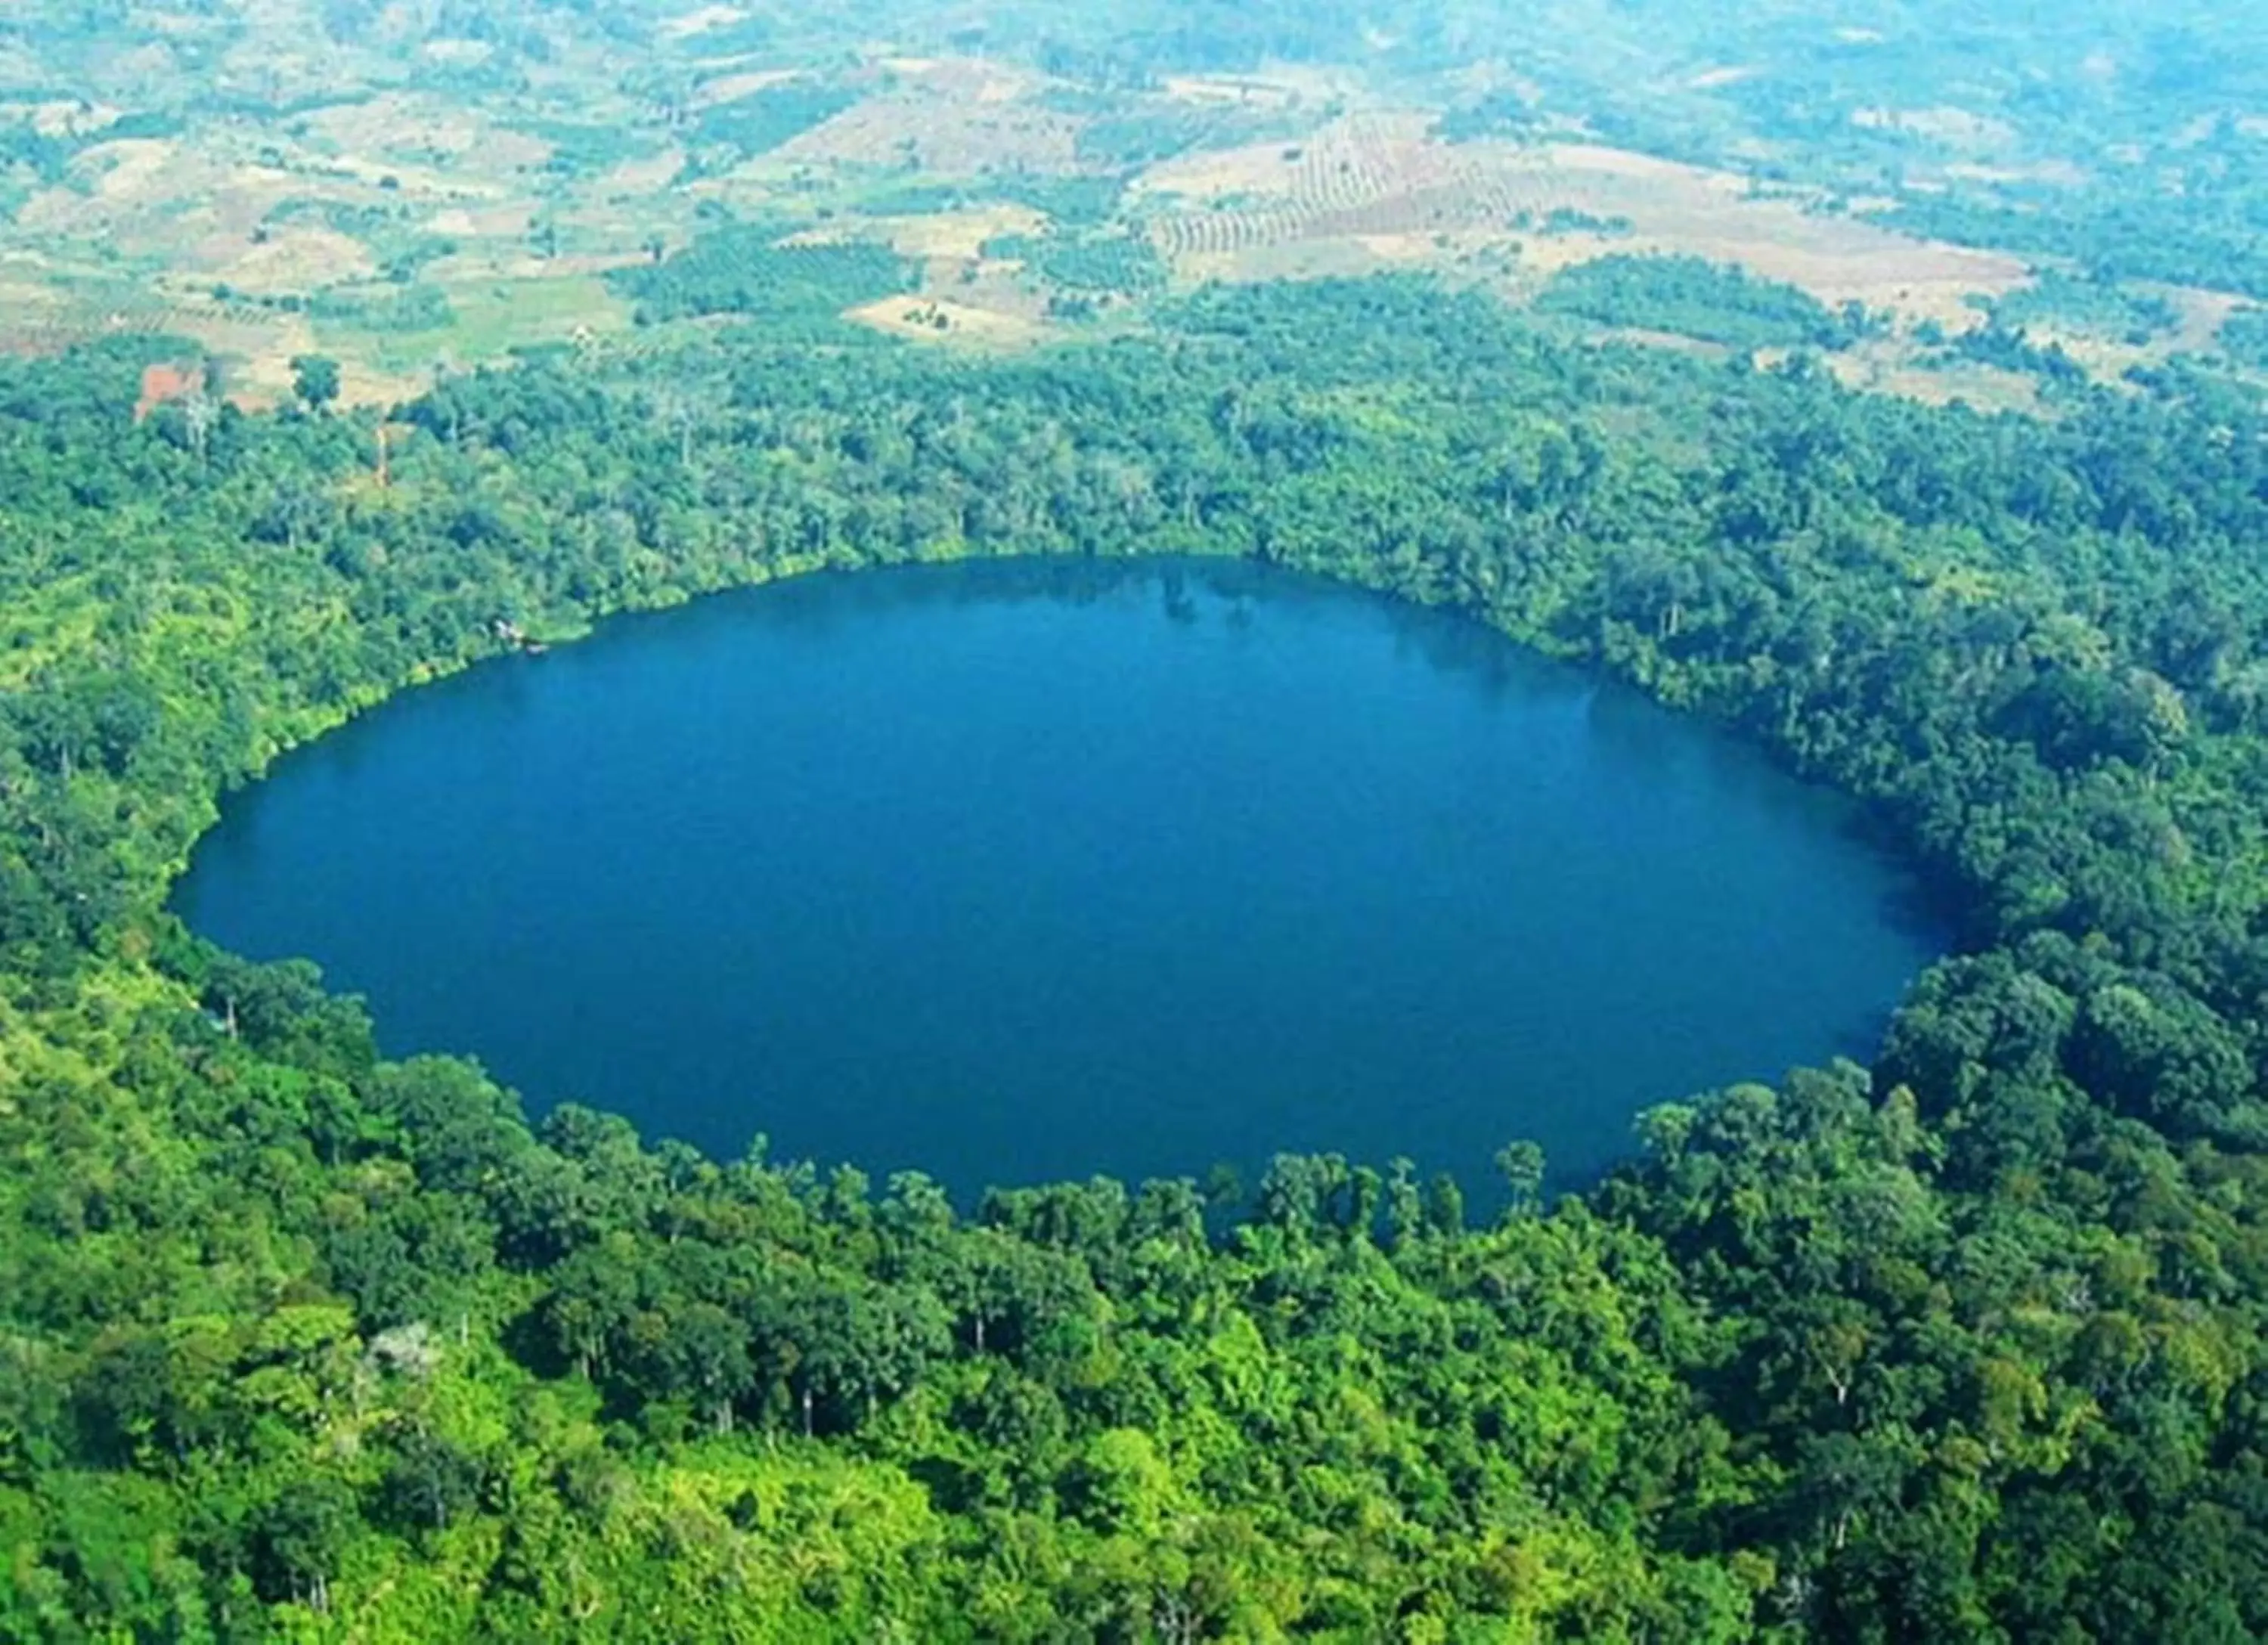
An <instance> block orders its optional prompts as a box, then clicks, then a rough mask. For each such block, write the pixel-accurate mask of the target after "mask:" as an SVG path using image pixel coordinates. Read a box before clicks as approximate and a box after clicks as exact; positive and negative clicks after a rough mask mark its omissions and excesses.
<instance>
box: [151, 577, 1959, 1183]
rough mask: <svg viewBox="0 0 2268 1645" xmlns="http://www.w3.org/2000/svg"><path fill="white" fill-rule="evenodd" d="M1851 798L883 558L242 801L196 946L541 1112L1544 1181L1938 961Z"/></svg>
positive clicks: (1304, 646) (1441, 688)
mask: <svg viewBox="0 0 2268 1645" xmlns="http://www.w3.org/2000/svg"><path fill="white" fill-rule="evenodd" d="M1847 824H1848V819H1847V815H1846V813H1845V811H1844V809H1843V808H1841V807H1840V806H1839V805H1838V804H1837V802H1836V801H1834V800H1832V799H1830V797H1828V796H1825V795H1823V794H1820V793H1815V792H1814V791H1811V790H1808V789H1806V788H1803V787H1801V786H1798V785H1796V784H1795V783H1793V782H1792V781H1790V780H1789V779H1787V778H1785V777H1783V776H1782V775H1780V774H1778V772H1776V771H1773V770H1771V768H1770V767H1768V766H1767V765H1766V764H1765V763H1764V761H1763V760H1762V759H1761V758H1760V757H1759V756H1756V755H1755V754H1754V753H1752V752H1751V751H1749V750H1748V749H1743V748H1742V747H1739V746H1736V745H1734V743H1732V742H1730V741H1728V740H1727V739H1726V738H1724V737H1723V736H1721V735H1719V734H1716V733H1714V732H1712V731H1711V730H1710V729H1708V728H1706V727H1704V726H1702V725H1700V724H1698V723H1697V722H1695V721H1692V720H1690V719H1682V718H1679V717H1676V716H1673V715H1671V714H1669V713H1668V712H1665V711H1663V710H1661V709H1659V708H1656V707H1654V706H1653V705H1652V704H1648V703H1646V702H1645V701H1644V700H1643V699H1641V698H1639V697H1637V696H1636V695H1634V694H1632V693H1631V692H1628V691H1626V690H1620V689H1617V688H1609V687H1603V686H1602V685H1600V684H1599V683H1597V682H1595V681H1594V680H1592V679H1591V678H1589V677H1587V675H1583V674H1580V673H1579V672H1576V671H1574V670H1572V669H1569V668H1563V667H1560V666H1558V665H1556V664H1553V663H1550V662H1549V661H1546V660H1541V659H1539V658H1536V657H1535V656H1533V655H1531V654H1529V653H1525V652H1522V651H1521V650H1519V649H1518V648H1516V647H1514V646H1513V645H1511V644H1509V643H1508V642H1506V641H1504V640H1501V639H1500V638H1498V637H1496V636H1494V635H1492V634H1491V633H1489V632H1487V631H1484V630H1483V629H1481V628H1479V627H1478V626H1476V625H1475V624H1472V623H1468V622H1466V621H1465V620H1463V619H1461V618H1456V617H1452V616H1444V615H1441V614H1438V613H1427V612H1422V611H1417V610H1412V609H1407V608H1403V607H1401V606H1398V605H1395V604H1393V603H1390V602H1388V601H1384V600H1381V599H1377V598H1374V597H1371V596H1368V595H1365V594H1359V593H1355V592H1351V591H1348V590H1344V589H1340V588H1337V587H1334V586H1329V585H1325V584H1321V583H1317V582H1315V581H1313V580H1310V579H1304V578H1300V577H1296V576H1293V575H1291V574H1288V573H1283V572H1269V571H1266V570H1265V569H1264V568H1261V567H1256V566H1224V565H1217V564H1202V563H1200V564H1187V563H1178V562H1150V563H1144V564H1135V565H1117V566H1094V565H1073V564H1032V563H1023V564H981V565H963V566H952V567H909V568H906V569H902V570H892V571H872V572H858V573H854V574H850V575H843V576H834V575H830V576H826V577H818V578H812V579H804V580H800V581H796V582H791V583H785V584H781V585H777V586H772V587H770V588H764V589H759V590H755V591H751V592H748V593H745V594H731V595H725V596H721V597H718V598H715V599H711V600H707V601H701V602H698V603H696V604H694V605H691V606H688V607H683V608H681V609H676V610H674V611H669V612H665V613H660V614H657V615H652V616H637V617H630V618H625V619H622V620H620V621H616V622H613V623H608V625H607V627H606V628H605V629H604V631H602V632H601V633H600V634H599V635H598V636H597V637H595V638H593V639H591V640H589V641H587V642H585V643H584V644H580V645H573V646H569V647H565V648H563V649H560V650H557V651H555V652H553V653H551V654H549V655H548V656H544V657H541V658H527V659H514V660H508V661H503V662H499V663H496V664H493V665H490V666H487V667H483V668H479V669H476V670H474V671H472V672H471V673H469V674H467V675H460V676H458V677H456V678H454V679H452V680H449V681H446V682H442V683H440V684H438V685H435V686H432V687H430V688H427V689H424V690H417V691H413V692H410V693H408V694H406V695H405V696H403V697H400V698H398V699H396V700H395V701H394V702H391V703H389V704H387V705H386V707H385V708H384V709H382V710H381V711H379V712H375V713H372V714H371V715H369V716H367V717H365V718H364V719H361V720H358V721H357V722H356V723H354V724H352V725H350V726H349V727H345V728H344V729H342V730H341V731H340V732H338V733H337V734H335V735H333V736H330V737H328V738H326V739H324V740H323V741H320V742H318V743H316V744H315V745H313V746H312V747H311V748H309V749H304V750H302V751H300V752H298V753H297V754H294V755H292V756H290V757H289V758H288V759H286V760H285V761H284V762H283V763H281V764H280V765H279V767H278V768H277V770H276V772H275V773H274V775H273V776H272V778H270V779H269V780H268V781H267V782H264V783H262V784H261V785H259V786H255V787H254V788H252V789H250V790H248V791H247V792H245V793H242V794H239V795H238V796H236V797H235V798H234V799H233V800H232V802H231V803H230V804H229V805H228V806H227V807H226V808H225V815H224V817H223V819H222V821H221V822H220V824H219V826H218V827H217V828H216V829H215V830H213V832H212V833H211V834H210V836H209V837H207V838H206V839H205V840H204V841H203V843H202V845H200V846H199V848H198V850H197V852H196V855H195V861H194V864H193V866H192V868H191V871H190V873H189V874H188V876H187V878H186V879H185V880H184V881H183V882H181V884H180V887H179V889H178V892H177V896H176V906H177V907H178V908H179V909H180V911H181V912H182V914H183V915H184V916H185V917H186V918H188V921H189V922H190V923H191V924H192V925H193V926H195V928H196V929H198V930H200V931H202V932H203V933H206V934H208V935H209V936H210V937H212V938H214V939H215V940H217V941H220V942H222V943H225V944H226V945H228V946H230V947H232V948H235V949H237V950H239V952H242V953H245V954H247V955H254V956H255V957H259V958H263V959H266V958H276V957H281V956H284V955H308V956H310V957H312V958H313V959H315V960H317V961H318V962H320V963H321V965H322V966H323V968H324V970H325V971H326V972H327V973H328V977H329V979H330V981H331V983H332V985H334V986H335V987H338V988H341V989H343V990H347V991H351V992H360V993H363V994H365V995H367V996H368V997H369V1000H370V1001H371V1005H372V1010H373V1012H374V1013H375V1015H376V1018H377V1022H378V1025H379V1037H380V1040H381V1043H382V1044H384V1046H385V1047H386V1049H387V1051H390V1052H393V1053H397V1054H406V1053H409V1052H412V1051H427V1050H437V1051H465V1052H470V1053H473V1054H475V1055H477V1056H478V1057H479V1058H480V1059H482V1061H483V1062H484V1063H486V1064H487V1066H489V1067H490V1069H491V1070H492V1071H494V1072H495V1073H497V1075H498V1076H499V1077H501V1078H503V1079H504V1080H505V1081H507V1082H509V1083H511V1084H512V1085H514V1086H515V1087H517V1088H519V1089H520V1090H521V1091H522V1092H523V1093H525V1094H526V1095H527V1099H528V1102H529V1104H530V1107H531V1109H534V1110H541V1109H542V1108H544V1107H546V1106H548V1105H549V1103H552V1102H555V1101H558V1100H562V1099H573V1100H577V1101H582V1102H586V1103H592V1104H593V1105H596V1106H600V1107H605V1108H610V1109H613V1110H617V1111H620V1112H622V1113H626V1114H628V1115H630V1117H631V1118H634V1119H635V1120H637V1123H638V1124H639V1125H640V1126H641V1128H642V1129H643V1130H644V1132H646V1133H647V1134H648V1135H649V1136H651V1137H654V1138H659V1137H662V1136H669V1135H674V1136H679V1137H683V1138H685V1139H687V1140H690V1141H693V1142H696V1143H697V1144H700V1145H701V1146H702V1147H705V1148H707V1149H709V1150H710V1151H711V1152H712V1153H715V1154H721V1155H728V1156H730V1155H737V1154H740V1153H741V1152H742V1151H743V1150H744V1149H745V1148H746V1147H747V1144H748V1142H749V1140H750V1139H751V1136H752V1135H753V1134H754V1133H755V1132H765V1133H767V1134H768V1135H769V1136H770V1140H771V1154H772V1157H774V1158H775V1159H777V1158H783V1157H812V1158H815V1159H818V1160H820V1161H822V1162H833V1161H836V1160H840V1159H848V1160H851V1161H852V1162H856V1163H858V1164H859V1165H861V1166H864V1167H865V1168H866V1169H869V1170H872V1171H874V1172H876V1173H877V1174H878V1175H879V1174H880V1173H882V1172H885V1171H887V1170H891V1169H900V1168H903V1167H908V1166H918V1167H920V1168H922V1169H926V1170H928V1171H929V1172H930V1173H931V1174H932V1175H933V1176H936V1177H939V1178H941V1179H942V1180H943V1181H945V1182H946V1184H948V1185H950V1186H951V1187H953V1188H954V1190H955V1191H957V1192H959V1193H961V1194H962V1195H970V1194H973V1193H975V1192H976V1191H978V1190H980V1189H982V1188H983V1186H984V1185H986V1184H994V1183H1027V1182H1038V1181H1047V1180H1056V1179H1061V1178H1066V1177H1086V1176H1089V1175H1092V1174H1094V1173H1098V1172H1101V1173H1107V1174H1110V1175H1114V1176H1118V1177H1123V1178H1126V1179H1128V1180H1130V1181H1134V1180H1138V1179H1140V1178H1143V1177H1150V1176H1167V1175H1191V1176H1195V1175H1200V1174H1202V1173H1203V1172H1204V1171H1205V1169H1207V1168H1208V1167H1210V1166H1211V1165H1212V1164H1213V1163H1215V1162H1223V1161H1225V1162H1231V1163H1233V1164H1234V1165H1236V1166H1237V1167H1238V1168H1239V1169H1241V1170H1242V1171H1243V1172H1245V1174H1246V1175H1247V1177H1250V1176H1251V1175H1252V1174H1253V1172H1254V1171H1255V1169H1256V1168H1257V1167H1258V1166H1260V1165H1261V1164H1263V1163H1264V1162H1265V1160H1266V1158H1267V1157H1268V1155H1269V1154H1271V1153H1273V1152H1276V1151H1278V1150H1285V1149H1296V1150H1322V1149H1337V1150H1340V1151H1342V1152H1344V1153H1346V1154H1350V1155H1352V1156H1357V1157H1359V1158H1362V1159H1365V1160H1368V1161H1371V1162H1377V1163H1380V1164H1383V1163H1384V1162H1387V1161H1388V1159H1390V1158H1391V1157H1392V1156H1394V1155H1395V1154H1409V1155H1410V1156H1412V1157H1413V1158H1414V1159H1415V1160H1417V1161H1418V1163H1419V1165H1420V1166H1421V1168H1422V1169H1425V1170H1429V1171H1430V1170H1432V1169H1440V1168H1449V1169H1455V1170H1456V1171H1457V1172H1458V1174H1459V1176H1460V1177H1462V1179H1463V1180H1464V1181H1465V1182H1466V1183H1467V1184H1468V1185H1469V1187H1471V1188H1473V1189H1476V1190H1477V1189H1481V1188H1482V1187H1483V1186H1484V1184H1485V1182H1486V1181H1487V1179H1488V1178H1489V1177H1490V1174H1491V1165H1490V1159H1491V1154H1493V1153H1494V1151H1495V1150H1496V1149H1497V1148H1498V1147H1499V1146H1501V1145H1502V1144H1503V1143H1505V1142H1506V1141H1507V1140H1512V1139H1514V1138H1521V1137H1526V1138H1532V1139H1534V1140H1537V1141H1540V1142H1542V1143H1543V1145H1544V1146H1545V1147H1546V1149H1547V1150H1548V1151H1549V1154H1550V1159H1551V1162H1552V1164H1553V1167H1554V1172H1555V1176H1557V1177H1560V1178H1561V1179H1562V1180H1566V1179H1569V1178H1572V1177H1576V1176H1580V1175H1581V1174H1584V1173H1587V1172H1588V1171H1591V1170H1594V1169H1596V1168H1598V1167H1599V1166H1601V1165H1602V1164H1603V1163H1605V1162H1608V1161H1609V1160H1610V1159H1611V1158H1612V1157H1614V1156H1615V1155H1616V1154H1618V1153H1621V1152H1623V1151H1624V1150H1625V1149H1626V1148H1627V1147H1629V1145H1630V1139H1631V1131H1630V1123H1631V1117H1632V1116H1633V1114H1635V1113H1636V1112H1637V1110H1639V1109H1641V1108H1643V1107H1645V1106H1646V1105H1648V1104H1650V1103H1655V1102H1659V1101H1664V1100H1669V1099H1674V1098H1677V1097H1681V1096H1683V1095H1689V1094H1690V1093H1692V1092H1695V1091H1697V1090H1700V1089H1704V1088H1709V1087H1712V1086H1716V1085H1720V1084H1725V1083H1728V1082H1730V1081H1734V1080H1738V1079H1743V1078H1759V1077H1760V1078H1764V1079H1768V1080H1769V1079H1772V1078H1776V1077H1777V1076H1778V1074H1779V1073H1781V1072H1783V1071H1784V1070H1785V1069H1786V1067H1787V1066H1790V1065H1791V1064H1793V1063H1799V1062H1815V1061H1819V1060H1822V1059H1825V1058H1827V1057H1829V1056H1830V1055H1832V1054H1834V1053H1835V1052H1837V1051H1848V1052H1855V1053H1859V1054H1864V1053H1866V1052H1867V1051H1870V1050H1871V1049H1872V1047H1873V1042H1874V1037H1875V1036H1876V1035H1877V1034H1878V1032H1879V1029H1880V1027H1881V1021H1882V1019H1883V1017H1884V1015H1885V1014H1886V1013H1887V1011H1888V1010H1889V1007H1891V1006H1892V1005H1893V1004H1894V1003H1895V1001H1896V996H1897V994H1898V992H1899V990H1900V988H1901V987H1902V986H1903V985H1904V982H1905V981H1906V979H1907V978H1908V977H1910V976H1911V974H1912V973H1913V972H1914V971H1915V970H1918V968H1919V967H1920V966H1921V965H1922V964H1923V963H1926V960H1927V959H1928V958H1929V957H1930V955H1931V952H1932V948H1933V945H1932V942H1931V940H1930V939H1931V936H1932V934H1933V933H1930V932H1929V931H1928V930H1927V929H1926V927H1924V926H1921V925H1919V924H1918V922H1917V921H1916V920H1915V919H1914V918H1912V917H1911V913H1910V912H1909V911H1908V910H1910V908H1911V904H1912V902H1913V895H1912V890H1913V888H1912V887H1911V883H1910V882H1908V881H1907V880H1906V879H1905V878H1904V876H1903V875H1902V874H1900V873H1899V872H1897V871H1896V869H1894V868H1893V867H1891V866H1890V865H1889V864H1887V863H1886V862H1885V861H1884V860H1882V859H1881V858H1880V857H1879V856H1877V855H1876V854H1874V852H1870V851H1869V850H1867V848H1865V847H1864V846H1862V845H1860V844H1859V843H1858V842H1857V840H1856V839H1855V838H1854V837H1853V835H1852V832H1851V830H1850V829H1849V827H1848V825H1847Z"/></svg>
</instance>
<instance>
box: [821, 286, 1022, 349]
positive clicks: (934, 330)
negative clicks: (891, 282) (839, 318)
mask: <svg viewBox="0 0 2268 1645" xmlns="http://www.w3.org/2000/svg"><path fill="white" fill-rule="evenodd" d="M843 318H844V319H846V320H850V321H856V322H857V323H858V324H859V325H862V326H868V327H872V328H873V329H874V330H876V331H880V332H883V333H886V334H887V335H888V336H895V337H906V338H909V339H911V340H912V341H915V342H919V343H962V344H966V345H971V346H976V347H982V348H990V349H1021V348H1029V347H1030V346H1031V345H1032V344H1034V343H1040V342H1043V341H1044V340H1045V339H1046V338H1047V336H1048V335H1049V334H1048V331H1047V329H1046V328H1044V327H1042V325H1040V324H1039V323H1038V322H1037V321H1034V320H1030V319H1027V318H1026V317H1025V316H1023V315H1020V314H1004V313H1002V312H1001V311H999V310H998V309H995V308H980V307H977V306H974V305H971V304H968V303H961V302H956V301H955V300H954V299H951V298H945V297H886V298H884V299H881V300H880V302H874V303H868V304H866V305H865V306H862V307H858V308H854V309H851V311H850V312H849V313H848V314H845V315H844V316H843Z"/></svg>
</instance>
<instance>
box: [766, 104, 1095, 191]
mask: <svg viewBox="0 0 2268 1645" xmlns="http://www.w3.org/2000/svg"><path fill="white" fill-rule="evenodd" d="M1079 125H1080V122H1079V121H1078V120H1077V119H1075V118H1073V117H1072V116H1071V115H1068V114H1056V113H1053V112H1052V111H1050V110H1048V109H1044V108H1035V107H1024V106H1018V105H1014V104H995V103H987V102H974V103H972V102H968V101H965V100H953V99H948V98H946V97H944V96H940V95H933V94H929V93H925V92H892V93H886V94H884V95H882V96H880V97H870V98H868V99H866V100H865V101H864V102H861V103H858V104H854V105H853V106H852V107H849V108H846V109H844V110H843V112H842V113H841V114H836V115H835V116H834V117H833V118H832V119H829V120H825V121H822V122H820V123H819V124H818V125H816V126H814V127H813V128H812V129H810V130H808V131H805V132H799V133H798V134H797V135H796V136H793V137H792V138H790V139H789V140H788V141H787V142H786V143H784V144H781V145H780V146H779V147H778V148H777V149H775V150H773V151H772V152H771V153H770V155H768V156H767V157H766V159H769V160H772V161H777V162H785V163H787V164H790V165H810V164H836V165H846V166H902V165H904V164H906V163H907V162H908V161H909V160H911V161H913V162H914V163H916V164H917V165H918V166H920V168H921V169H922V170H923V171H924V172H927V173H930V174H932V175H933V176H938V177H976V176H981V175H983V173H988V172H1016V171H1024V172H1038V173H1056V174H1059V175H1060V174H1064V173H1071V172H1076V171H1078V170H1079V169H1081V167H1080V163H1079V151H1078V143H1079Z"/></svg>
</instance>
